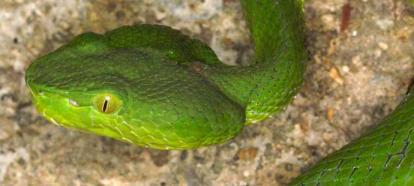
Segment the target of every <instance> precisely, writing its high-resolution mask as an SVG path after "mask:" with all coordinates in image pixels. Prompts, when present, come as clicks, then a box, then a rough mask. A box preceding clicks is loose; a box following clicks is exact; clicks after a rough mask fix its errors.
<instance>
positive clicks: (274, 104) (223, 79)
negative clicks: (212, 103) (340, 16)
mask: <svg viewBox="0 0 414 186" xmlns="http://www.w3.org/2000/svg"><path fill="white" fill-rule="evenodd" d="M241 3H242V5H243V6H242V7H243V11H244V15H245V17H246V20H247V22H248V25H249V29H250V32H251V35H252V38H253V43H254V47H255V56H254V57H253V59H252V60H251V61H252V62H251V64H253V65H251V66H248V67H230V66H225V67H223V66H222V65H215V66H214V65H213V66H212V67H210V68H207V69H206V72H205V76H206V77H207V79H208V80H209V81H210V82H212V83H213V84H215V85H217V87H218V88H219V89H220V90H221V91H222V92H224V93H225V94H226V95H227V96H229V97H231V98H232V99H233V100H236V101H237V102H238V103H239V104H241V105H243V106H245V107H246V117H247V123H248V124H250V123H255V122H258V121H261V120H263V119H265V118H267V117H269V116H270V115H272V114H273V113H275V112H277V111H278V110H280V109H281V108H282V106H283V105H285V104H286V103H287V102H289V101H290V100H291V98H292V97H293V96H294V95H295V94H296V93H297V89H298V87H300V84H301V83H302V81H303V72H304V71H305V61H306V59H307V53H306V50H305V48H304V28H303V26H302V25H304V24H303V6H302V4H303V3H302V1H300V0H294V1H273V0H264V1H261V2H260V3H257V1H255V0H242V1H241Z"/></svg>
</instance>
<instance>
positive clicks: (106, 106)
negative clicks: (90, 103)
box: [94, 94, 121, 114]
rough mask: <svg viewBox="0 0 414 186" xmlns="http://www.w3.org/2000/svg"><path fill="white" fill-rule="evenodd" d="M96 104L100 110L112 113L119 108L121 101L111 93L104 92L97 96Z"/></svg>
mask: <svg viewBox="0 0 414 186" xmlns="http://www.w3.org/2000/svg"><path fill="white" fill-rule="evenodd" d="M94 106H95V108H96V109H97V110H98V111H99V112H102V113H105V114H110V113H113V112H116V111H117V110H119V108H120V106H121V101H120V100H119V99H118V98H117V97H115V96H113V95H111V94H103V95H98V96H96V97H95V100H94Z"/></svg>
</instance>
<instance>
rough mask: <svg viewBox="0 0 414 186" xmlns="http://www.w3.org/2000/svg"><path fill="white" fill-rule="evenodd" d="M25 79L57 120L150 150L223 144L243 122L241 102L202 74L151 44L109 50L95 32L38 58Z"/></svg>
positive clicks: (43, 110)
mask: <svg viewBox="0 0 414 186" xmlns="http://www.w3.org/2000/svg"><path fill="white" fill-rule="evenodd" d="M26 81H27V84H28V85H29V87H30V89H31V92H32V96H33V100H34V103H35V105H36V107H37V109H38V111H39V112H40V113H42V115H43V116H45V117H46V118H47V119H48V120H49V121H51V122H52V123H55V124H57V125H62V126H65V127H69V128H74V129H78V130H82V131H86V132H90V133H95V134H99V135H103V136H109V137H112V138H116V139H119V140H122V141H126V142H130V143H134V144H137V145H141V146H146V147H152V148H159V149H182V148H192V147H198V146H202V145H208V144H213V143H220V142H223V141H226V140H228V139H230V138H232V137H233V136H235V135H236V134H237V133H238V132H239V131H240V130H241V129H242V128H243V125H244V120H245V116H244V108H243V107H242V106H240V105H239V104H237V103H235V102H233V101H231V100H230V99H228V98H227V97H226V96H224V95H223V94H222V93H221V92H220V91H219V90H218V89H217V88H216V87H215V86H213V85H211V84H210V83H209V82H207V81H206V80H204V79H203V78H202V77H201V76H200V75H198V74H197V73H196V72H193V71H191V70H189V69H188V68H187V67H185V66H180V65H177V64H176V63H174V62H173V61H171V60H169V59H168V58H167V57H165V55H164V54H163V53H160V52H158V51H156V50H154V49H151V48H114V47H111V46H110V44H108V42H107V40H106V38H105V37H104V36H101V35H97V34H91V33H88V34H83V35H80V36H78V37H77V38H75V39H74V40H73V41H72V42H70V43H69V44H68V45H65V46H63V47H62V48H60V49H58V50H57V51H55V52H52V53H50V54H48V55H46V56H44V57H42V58H40V59H38V60H36V61H35V62H33V64H32V65H31V66H30V67H29V68H28V69H27V72H26ZM223 110H225V111H226V112H222V111H223Z"/></svg>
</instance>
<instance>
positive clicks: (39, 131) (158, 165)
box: [0, 0, 414, 186]
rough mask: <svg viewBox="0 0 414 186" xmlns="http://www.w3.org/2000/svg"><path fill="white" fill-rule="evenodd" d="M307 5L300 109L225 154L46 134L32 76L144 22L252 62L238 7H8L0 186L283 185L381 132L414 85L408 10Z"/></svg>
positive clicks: (138, 3)
mask: <svg viewBox="0 0 414 186" xmlns="http://www.w3.org/2000/svg"><path fill="white" fill-rule="evenodd" d="M305 4H306V9H305V12H306V23H307V38H308V39H307V40H308V42H307V45H308V49H309V52H310V58H309V66H308V69H307V72H306V80H305V83H304V86H303V88H302V90H301V92H300V93H299V94H298V95H297V96H296V99H295V100H294V101H293V103H291V104H290V105H289V106H288V107H287V108H286V110H284V111H283V112H282V113H279V114H278V115H277V116H275V117H274V118H272V119H268V120H267V121H265V122H263V123H261V124H257V125H254V126H249V127H246V128H245V129H244V131H243V132H242V134H240V135H239V136H238V137H237V138H235V139H234V140H232V141H231V142H229V143H227V144H223V145H217V146H211V147H206V148H200V149H197V150H188V151H158V150H150V149H144V148H140V147H136V146H133V145H129V144H125V143H122V142H118V141H115V140H111V139H108V138H104V137H98V136H95V135H89V134H84V133H79V132H75V131H71V130H68V129H65V128H61V127H58V126H55V125H52V124H49V123H48V122H47V121H46V120H44V119H43V118H41V117H40V116H39V114H38V113H37V112H36V111H35V109H34V107H33V106H32V103H31V100H30V97H29V94H28V89H27V88H26V86H25V83H24V70H25V68H26V67H27V66H28V65H29V64H30V63H31V61H32V60H34V59H35V58H37V57H39V56H41V55H43V54H46V53H48V52H50V51H52V50H53V49H55V48H57V47H59V46H61V45H62V44H64V43H66V42H68V41H69V40H70V39H71V38H72V37H74V36H75V35H77V34H80V33H82V32H86V31H94V32H99V33H102V32H105V31H107V30H110V29H113V28H116V27H118V26H120V25H126V24H137V23H157V24H164V25H169V26H172V27H174V28H177V29H180V30H182V31H183V32H184V33H187V34H190V35H192V36H193V37H196V38H199V39H201V40H203V41H205V42H207V43H209V45H210V46H212V48H213V49H214V50H215V51H216V52H217V53H218V55H219V57H220V58H221V59H222V60H223V61H226V62H228V63H232V64H235V63H244V62H245V61H246V57H245V56H246V55H244V54H246V53H248V52H247V51H249V50H250V49H251V46H250V44H249V38H248V32H247V30H246V28H245V22H244V21H243V18H242V16H241V13H240V5H239V4H238V2H237V1H234V0H204V1H200V0H198V1H196V0H188V1H183V0H174V1H168V0H154V1H151V0H135V1H134V0H102V1H86V0H84V1H83V0H74V1H59V0H43V1H30V0H3V1H1V2H0V185H162V186H163V185H286V184H287V183H288V182H289V181H290V180H291V179H292V178H293V177H295V176H297V175H298V174H300V172H301V171H304V170H306V168H308V167H309V166H311V165H313V164H314V163H315V162H316V161H318V160H320V159H321V158H323V157H324V156H326V155H327V154H329V153H331V152H333V151H335V150H337V149H339V148H340V147H342V146H343V145H345V144H347V143H348V142H350V141H351V140H352V139H355V138H357V137H358V136H360V135H362V134H363V133H364V132H366V131H367V130H369V129H370V128H372V127H374V126H375V123H376V122H378V121H379V120H380V119H381V118H383V117H384V116H385V115H387V114H388V113H389V112H390V111H392V110H393V108H395V106H396V105H397V104H398V103H399V101H401V100H402V98H403V97H404V94H405V93H406V90H407V87H408V86H409V84H410V81H411V79H412V77H413V76H414V69H413V65H414V63H413V57H414V53H412V52H411V51H413V49H414V46H413V44H414V35H413V31H414V17H413V16H414V10H413V9H411V8H409V6H408V5H407V4H406V3H405V2H403V1H399V0H375V1H374V0H356V1H351V2H350V4H348V2H347V1H346V0H306V2H305ZM348 5H349V6H348ZM347 7H348V8H349V9H348V8H347ZM348 10H350V11H348ZM348 13H349V16H344V15H347V14H348Z"/></svg>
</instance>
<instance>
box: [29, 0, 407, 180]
mask: <svg viewBox="0 0 414 186" xmlns="http://www.w3.org/2000/svg"><path fill="white" fill-rule="evenodd" d="M241 5H242V10H243V13H244V16H245V18H246V20H247V23H248V26H249V29H250V33H251V35H252V40H253V41H252V42H253V43H254V49H255V50H254V51H255V55H254V57H252V59H251V65H249V66H227V65H224V64H223V63H221V62H220V60H219V59H218V58H217V56H216V54H215V53H214V52H213V50H212V49H210V48H209V47H208V46H207V45H206V44H204V43H202V42H201V41H199V40H196V39H192V38H190V37H188V36H186V35H183V34H181V33H180V32H179V31H177V30H174V29H172V28H170V27H166V26H161V25H148V24H143V25H134V26H123V27H120V28H118V29H115V30H112V31H109V32H107V33H105V34H103V35H100V34H95V33H84V34H81V35H79V36H77V37H75V38H74V39H73V40H72V41H70V42H69V43H68V44H66V45H64V46H62V47H60V48H59V49H57V50H55V51H53V52H51V53H49V54H47V55H45V56H43V57H40V58H39V59H37V60H35V61H34V62H33V63H32V64H31V65H30V66H29V68H28V69H27V71H26V83H27V85H28V86H29V87H30V90H31V94H32V97H33V102H34V105H35V106H36V108H37V110H38V111H39V112H40V113H41V114H42V115H43V116H44V117H45V118H46V119H48V120H49V121H50V122H52V123H55V124H57V125H61V126H64V127H67V128H72V129H76V130H80V131H84V132H89V133H93V134H97V135H102V136H107V137H111V138H115V139H118V140H121V141H124V142H129V143H132V144H135V145H138V146H143V147H148V148H156V149H167V150H168V149H191V148H197V147H200V146H206V145H211V144H218V143H223V142H226V141H228V140H230V139H232V138H233V137H234V136H236V135H237V134H238V133H239V132H240V131H241V130H242V129H243V127H244V126H246V125H249V124H252V123H256V122H259V121H261V120H263V119H266V118H268V117H269V116H271V115H273V114H275V113H276V112H277V111H279V110H281V108H283V106H284V105H286V104H287V103H289V101H290V100H291V99H292V97H293V96H294V95H295V94H296V93H297V91H298V89H299V87H300V85H301V83H302V81H303V73H304V71H305V66H306V61H307V52H306V50H305V47H304V39H305V38H304V20H303V1H302V0H261V1H257V0H241ZM412 126H414V90H412V91H411V92H410V94H409V95H408V96H407V97H406V99H405V100H404V101H403V102H402V103H401V104H400V106H399V107H398V108H397V109H396V110H395V111H394V112H393V113H391V114H390V115H389V116H388V117H386V118H385V119H384V120H383V121H382V122H381V123H380V124H379V126H378V127H377V128H376V129H374V130H372V131H371V132H369V133H368V134H367V135H365V136H363V137H361V138H360V139H358V140H356V141H354V142H352V143H351V144H349V145H347V146H345V147H344V148H342V149H340V150H339V151H337V152H335V153H333V154H331V155H329V156H328V157H327V158H325V159H323V160H322V161H320V162H319V163H318V164H317V165H316V166H314V167H313V168H311V169H309V170H308V171H306V172H305V173H304V174H302V175H300V176H299V177H298V178H296V179H295V180H294V181H293V182H292V183H291V184H292V185H363V184H368V185H414V174H413V173H414V170H413V169H414V164H413V162H414V155H413V149H414V148H413V145H412V144H411V143H412V141H413V137H412V133H414V131H413V127H412Z"/></svg>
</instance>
